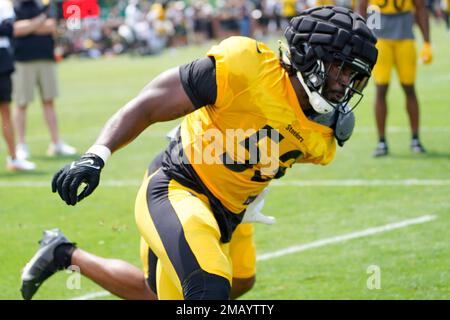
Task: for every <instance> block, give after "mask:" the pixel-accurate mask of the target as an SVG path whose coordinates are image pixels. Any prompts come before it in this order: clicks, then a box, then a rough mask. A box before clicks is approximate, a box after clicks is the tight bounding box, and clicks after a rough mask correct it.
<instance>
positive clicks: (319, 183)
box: [0, 178, 450, 188]
mask: <svg viewBox="0 0 450 320" xmlns="http://www.w3.org/2000/svg"><path fill="white" fill-rule="evenodd" d="M141 182H142V181H141V180H105V181H101V182H100V186H101V187H113V188H114V187H138V186H140V185H141ZM291 186H292V187H355V186H362V187H390V186H403V187H413V186H430V187H432V186H450V179H414V178H411V179H336V180H321V179H319V180H279V181H273V182H271V183H270V187H291ZM10 187H28V188H50V179H49V180H48V181H0V188H10Z"/></svg>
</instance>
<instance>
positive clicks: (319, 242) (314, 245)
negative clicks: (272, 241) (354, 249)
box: [71, 215, 437, 300]
mask: <svg viewBox="0 0 450 320" xmlns="http://www.w3.org/2000/svg"><path fill="white" fill-rule="evenodd" d="M436 218H437V216H435V215H424V216H420V217H417V218H413V219H408V220H403V221H400V222H394V223H389V224H386V225H384V226H379V227H374V228H369V229H365V230H361V231H355V232H351V233H346V234H343V235H340V236H336V237H331V238H326V239H322V240H317V241H313V242H310V243H305V244H299V245H295V246H290V247H287V248H284V249H281V250H277V251H274V252H268V253H264V254H261V255H259V256H257V258H256V260H257V261H265V260H270V259H274V258H278V257H281V256H285V255H288V254H292V253H297V252H302V251H306V250H310V249H314V248H319V247H323V246H327V245H329V244H334V243H339V242H343V241H347V240H352V239H357V238H363V237H368V236H371V235H374V234H377V233H383V232H387V231H391V230H395V229H401V228H405V227H408V226H411V225H416V224H421V223H426V222H429V221H433V220H434V219H436ZM109 295H110V293H109V292H107V291H99V292H92V293H88V294H85V295H82V296H79V297H75V298H72V299H71V300H89V299H95V298H99V297H106V296H109Z"/></svg>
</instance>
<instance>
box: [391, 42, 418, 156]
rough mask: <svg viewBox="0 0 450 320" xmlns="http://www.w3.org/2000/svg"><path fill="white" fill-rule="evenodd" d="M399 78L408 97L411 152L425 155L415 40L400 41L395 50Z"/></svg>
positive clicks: (407, 107) (407, 108)
mask: <svg viewBox="0 0 450 320" xmlns="http://www.w3.org/2000/svg"><path fill="white" fill-rule="evenodd" d="M395 60H396V63H395V65H396V68H397V73H398V77H399V79H400V83H401V84H402V88H403V91H404V93H405V96H406V110H407V113H408V117H409V123H410V127H411V135H412V138H411V150H412V151H413V152H415V153H425V149H424V148H423V147H422V145H421V143H420V140H419V102H418V99H417V95H416V90H415V86H414V84H415V82H416V65H417V53H416V46H415V41H414V40H403V41H399V42H398V43H397V45H396V48H395Z"/></svg>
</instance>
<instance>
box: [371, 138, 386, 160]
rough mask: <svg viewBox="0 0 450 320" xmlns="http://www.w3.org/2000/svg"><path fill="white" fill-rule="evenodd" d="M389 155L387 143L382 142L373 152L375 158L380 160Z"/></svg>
mask: <svg viewBox="0 0 450 320" xmlns="http://www.w3.org/2000/svg"><path fill="white" fill-rule="evenodd" d="M388 153H389V150H388V146H387V144H386V142H382V141H380V142H378V144H377V147H376V148H375V151H374V152H373V156H374V157H375V158H378V157H383V156H387V155H388Z"/></svg>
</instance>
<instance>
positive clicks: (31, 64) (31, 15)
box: [14, 0, 76, 159]
mask: <svg viewBox="0 0 450 320" xmlns="http://www.w3.org/2000/svg"><path fill="white" fill-rule="evenodd" d="M14 3H15V6H14V11H15V14H16V22H15V23H14V29H15V31H14V37H15V38H14V42H15V46H14V47H15V48H14V49H15V59H16V73H15V75H14V98H15V100H16V103H17V107H18V109H17V131H18V140H19V143H18V145H17V147H16V153H17V156H18V157H19V158H23V159H26V158H28V157H29V152H28V147H27V145H26V143H25V123H26V110H27V106H28V104H29V103H31V102H32V101H33V98H34V97H33V96H34V89H35V87H36V86H38V87H39V89H40V90H39V91H40V95H41V100H42V104H43V108H44V117H45V120H46V122H47V125H48V127H49V130H50V136H51V140H52V142H51V143H50V146H49V148H48V151H47V154H48V155H50V156H54V155H74V154H75V153H76V150H75V148H73V147H71V146H69V145H67V144H65V143H64V142H63V141H62V140H61V139H60V137H59V134H58V125H57V117H56V113H55V109H54V99H55V98H56V97H57V95H58V85H57V78H56V64H55V59H54V53H53V51H54V46H55V43H54V40H53V35H54V33H55V32H56V22H55V19H53V18H52V17H51V14H50V13H49V12H50V9H49V8H48V7H46V6H43V5H42V4H41V2H40V1H38V0H15V2H14ZM40 16H44V18H39V19H40V20H38V21H39V23H33V21H34V19H35V18H36V17H40Z"/></svg>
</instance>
